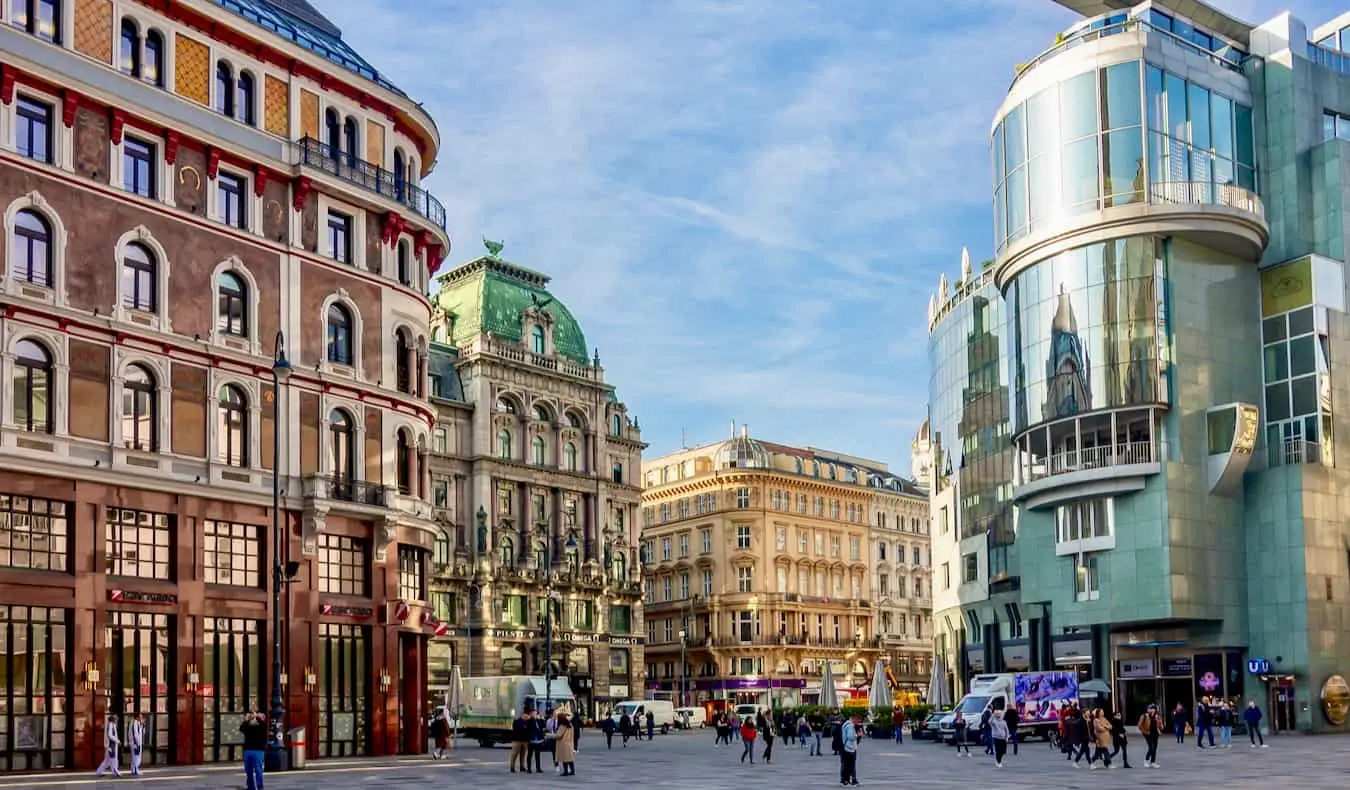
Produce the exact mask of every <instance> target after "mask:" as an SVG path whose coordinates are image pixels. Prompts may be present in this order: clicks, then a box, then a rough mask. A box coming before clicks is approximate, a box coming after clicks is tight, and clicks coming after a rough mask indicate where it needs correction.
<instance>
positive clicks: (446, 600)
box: [431, 590, 459, 623]
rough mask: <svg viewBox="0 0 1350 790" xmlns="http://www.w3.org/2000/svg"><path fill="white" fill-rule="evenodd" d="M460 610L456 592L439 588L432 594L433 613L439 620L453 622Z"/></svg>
mask: <svg viewBox="0 0 1350 790" xmlns="http://www.w3.org/2000/svg"><path fill="white" fill-rule="evenodd" d="M458 612H459V606H458V602H457V601H456V600H455V594H454V593H452V592H445V591H443V590H438V591H436V592H433V593H432V594H431V613H432V614H434V615H435V616H436V619H437V620H440V621H441V622H444V623H453V622H455V620H456V619H457V613H458Z"/></svg>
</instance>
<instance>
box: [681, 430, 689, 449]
mask: <svg viewBox="0 0 1350 790" xmlns="http://www.w3.org/2000/svg"><path fill="white" fill-rule="evenodd" d="M680 449H682V450H688V449H689V435H688V434H687V433H686V432H685V430H684V426H683V425H681V426H680Z"/></svg>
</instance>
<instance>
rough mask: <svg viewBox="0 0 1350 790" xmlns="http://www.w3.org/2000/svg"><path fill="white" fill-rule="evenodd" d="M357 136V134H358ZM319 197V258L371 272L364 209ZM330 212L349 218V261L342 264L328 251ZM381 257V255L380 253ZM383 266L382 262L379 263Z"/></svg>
mask: <svg viewBox="0 0 1350 790" xmlns="http://www.w3.org/2000/svg"><path fill="white" fill-rule="evenodd" d="M358 136H359V134H358ZM318 196H319V212H318V218H319V250H318V255H319V257H320V258H323V259H324V260H326V261H328V262H329V263H330V264H332V265H334V266H350V267H351V268H353V269H359V270H361V271H371V268H370V263H371V262H370V261H367V260H366V212H365V209H363V208H361V207H360V206H358V205H356V204H354V203H344V202H343V201H341V200H337V199H334V198H332V197H329V196H328V195H327V194H325V193H323V192H319V193H318ZM330 212H337V213H339V214H343V215H345V216H348V217H351V220H352V227H351V237H350V238H349V239H348V241H349V242H350V243H351V248H352V249H351V253H352V255H351V260H349V261H347V262H346V263H343V262H341V261H339V260H337V259H336V258H334V257H333V251H332V250H330V249H328V215H329V213H330ZM381 255H382V256H383V253H381ZM380 263H381V264H383V260H381V261H380Z"/></svg>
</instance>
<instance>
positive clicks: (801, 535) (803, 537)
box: [797, 529, 811, 554]
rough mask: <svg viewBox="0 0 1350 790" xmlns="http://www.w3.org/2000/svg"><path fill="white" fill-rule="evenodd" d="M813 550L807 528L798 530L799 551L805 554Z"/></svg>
mask: <svg viewBox="0 0 1350 790" xmlns="http://www.w3.org/2000/svg"><path fill="white" fill-rule="evenodd" d="M810 550H811V537H810V536H809V535H807V534H806V530H804V529H799V530H797V551H798V552H799V553H801V554H805V553H807V552H808V551H810Z"/></svg>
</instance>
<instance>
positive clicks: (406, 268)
mask: <svg viewBox="0 0 1350 790" xmlns="http://www.w3.org/2000/svg"><path fill="white" fill-rule="evenodd" d="M394 257H395V260H396V263H397V265H398V281H399V282H401V283H403V284H404V285H411V284H412V266H410V265H409V263H408V261H409V258H410V256H409V255H408V242H406V241H401V242H399V243H398V247H396V248H395V251H394Z"/></svg>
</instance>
